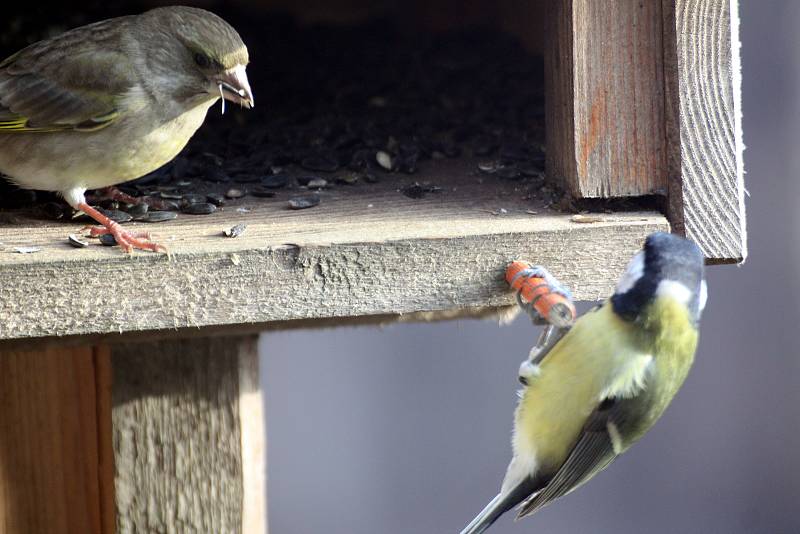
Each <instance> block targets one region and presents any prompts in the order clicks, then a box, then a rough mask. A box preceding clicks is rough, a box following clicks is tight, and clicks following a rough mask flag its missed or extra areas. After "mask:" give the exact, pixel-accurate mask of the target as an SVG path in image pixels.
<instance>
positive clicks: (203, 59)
mask: <svg viewBox="0 0 800 534" xmlns="http://www.w3.org/2000/svg"><path fill="white" fill-rule="evenodd" d="M194 62H195V63H197V66H198V67H200V68H201V69H207V68H208V67H209V66H211V60H210V59H208V56H206V55H205V54H201V53H200V52H197V53H196V54H195V55H194Z"/></svg>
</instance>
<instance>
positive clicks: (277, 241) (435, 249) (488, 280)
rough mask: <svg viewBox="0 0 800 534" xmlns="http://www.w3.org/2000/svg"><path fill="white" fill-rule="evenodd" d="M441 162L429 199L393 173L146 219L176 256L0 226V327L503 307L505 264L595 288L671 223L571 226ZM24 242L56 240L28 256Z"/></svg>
mask: <svg viewBox="0 0 800 534" xmlns="http://www.w3.org/2000/svg"><path fill="white" fill-rule="evenodd" d="M439 164H440V165H450V167H445V168H444V170H442V169H441V168H440V169H439V170H438V171H437V170H436V169H434V170H433V172H432V173H431V174H430V175H423V176H421V177H420V178H422V179H424V178H425V177H428V178H430V179H431V181H432V183H433V184H435V185H438V186H441V187H442V188H443V190H442V191H441V192H439V193H430V194H428V195H427V196H426V197H425V198H422V199H416V200H413V199H410V198H407V197H405V196H403V195H402V194H401V193H400V192H398V190H397V189H398V187H399V186H401V185H407V184H408V183H409V182H410V181H411V180H407V179H401V180H399V181H397V180H394V181H389V180H387V181H386V182H385V183H381V184H376V185H363V186H356V187H352V188H338V189H335V190H331V191H327V192H324V193H323V201H322V204H321V205H320V206H318V207H316V208H313V209H310V210H306V211H299V212H298V211H290V210H287V209H286V207H285V206H286V198H287V197H288V196H289V192H281V193H280V195H281V196H279V197H276V198H275V199H253V198H247V199H244V200H243V201H242V202H240V203H239V204H234V205H233V206H231V207H229V208H226V210H225V211H224V212H221V213H216V214H214V215H210V216H194V217H192V216H181V217H180V218H179V219H178V220H177V221H174V222H171V223H167V224H163V225H161V226H149V227H146V228H148V229H151V230H152V231H154V232H157V234H158V235H157V237H159V238H161V240H162V242H163V243H164V244H166V245H167V246H168V247H169V248H170V250H171V252H172V256H171V257H170V258H168V257H167V256H165V255H156V254H148V253H137V254H135V255H133V256H126V255H125V254H123V253H122V252H120V251H119V250H118V249H116V248H106V247H101V246H99V245H95V246H91V247H89V248H86V249H72V248H70V247H69V246H68V245H67V244H66V243H65V239H66V236H67V234H69V233H70V232H75V231H77V230H78V229H79V228H80V225H79V224H73V225H70V224H61V223H45V222H41V221H36V222H27V223H26V226H25V228H24V230H20V227H18V226H13V225H11V226H5V227H0V243H3V244H4V245H3V246H2V247H0V278H2V280H3V284H2V285H0V339H9V338H12V339H14V338H17V339H18V338H30V337H45V336H54V335H85V334H94V333H109V332H111V333H113V332H133V331H151V330H158V329H179V328H196V327H201V326H211V325H232V324H256V323H268V322H275V321H290V320H301V319H316V318H331V317H353V316H366V315H387V314H408V313H413V312H419V311H436V310H453V309H457V308H473V307H484V306H497V305H504V304H508V303H510V302H511V296H510V294H509V292H508V290H507V286H506V284H505V282H504V280H503V272H504V269H505V266H506V264H507V263H508V262H509V261H511V260H514V259H517V258H520V257H522V258H527V259H529V260H531V261H534V262H538V263H542V264H543V265H547V266H548V267H549V268H551V269H552V271H553V272H554V273H555V274H556V276H559V277H560V278H561V279H562V280H563V281H564V282H565V283H567V284H568V285H569V286H570V287H572V288H573V289H574V291H575V294H576V296H577V298H579V299H597V298H601V297H605V296H607V295H608V294H609V293H610V291H611V289H612V288H613V284H614V282H615V281H616V279H617V277H618V275H619V273H620V272H621V270H622V269H623V268H624V266H625V264H626V262H627V261H628V259H629V258H630V255H631V254H632V253H633V252H634V251H635V250H637V249H638V248H639V247H640V245H641V243H642V241H643V239H644V237H645V236H646V235H647V234H649V233H650V232H652V231H655V230H666V229H667V228H668V226H667V223H666V220H665V218H664V217H663V216H661V215H659V214H656V213H652V212H645V213H617V214H602V217H601V218H600V222H595V223H591V224H581V223H576V222H572V220H571V218H572V216H571V215H569V214H562V213H559V212H557V211H554V210H551V209H548V208H545V207H544V206H542V205H541V201H537V199H536V197H534V198H532V199H529V198H528V197H529V196H530V195H537V194H538V192H537V191H536V190H532V191H529V190H527V189H525V187H524V186H523V185H521V183H520V182H504V181H499V180H497V179H495V178H492V177H486V176H477V175H474V174H473V172H474V171H473V169H474V162H464V161H460V162H456V163H447V162H440V163H439ZM458 165H461V167H458ZM454 166H455V167H454ZM237 206H238V207H246V208H248V209H249V210H250V211H249V212H247V213H241V212H238V211H237V209H236V208H237ZM501 209H502V210H506V211H505V212H501V211H500V210H501ZM531 209H533V210H534V211H535V212H536V213H535V214H531V213H529V210H531ZM237 223H246V224H247V225H248V227H247V230H246V232H245V233H244V234H243V235H242V236H241V237H239V238H236V239H230V238H226V237H223V236H222V230H223V229H225V228H230V227H231V226H233V225H234V224H237ZM139 227H140V228H141V225H139ZM18 245H35V246H40V247H42V249H43V250H42V252H39V253H35V254H28V255H22V254H17V253H14V252H13V247H14V246H18Z"/></svg>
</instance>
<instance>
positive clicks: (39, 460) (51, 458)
mask: <svg viewBox="0 0 800 534" xmlns="http://www.w3.org/2000/svg"><path fill="white" fill-rule="evenodd" d="M108 358H109V351H108V349H107V348H94V349H92V348H90V347H79V348H69V349H49V350H45V351H41V352H0V532H8V533H25V534H40V533H41V534H60V533H69V534H72V533H75V534H112V533H113V510H114V509H113V505H114V500H113V467H112V464H111V458H110V441H106V440H105V439H104V436H103V433H104V432H108V431H109V430H110V426H109V423H110V420H104V419H106V418H108V419H110V413H109V412H108V411H104V410H103V409H101V408H100V406H102V405H104V404H106V405H107V402H106V400H104V399H107V392H108V387H107V386H108V384H107V383H103V382H102V379H103V375H102V372H101V373H98V369H103V368H104V366H105V365H106V362H107V361H108Z"/></svg>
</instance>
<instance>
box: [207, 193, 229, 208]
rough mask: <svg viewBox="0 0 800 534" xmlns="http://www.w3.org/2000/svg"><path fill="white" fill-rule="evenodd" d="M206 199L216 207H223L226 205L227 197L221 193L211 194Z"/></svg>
mask: <svg viewBox="0 0 800 534" xmlns="http://www.w3.org/2000/svg"><path fill="white" fill-rule="evenodd" d="M206 199H207V200H208V201H209V202H211V203H212V204H214V205H215V206H222V205H223V204H225V197H224V196H223V195H220V194H219V193H209V194H208V195H206Z"/></svg>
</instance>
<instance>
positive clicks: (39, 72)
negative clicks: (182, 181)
mask: <svg viewBox="0 0 800 534" xmlns="http://www.w3.org/2000/svg"><path fill="white" fill-rule="evenodd" d="M248 62H249V56H248V52H247V47H246V46H245V45H244V43H243V42H242V39H241V37H239V34H238V33H237V32H236V30H234V29H233V28H232V27H231V26H230V25H229V24H228V23H227V22H225V21H224V20H222V19H221V18H220V17H218V16H217V15H214V14H213V13H210V12H208V11H205V10H203V9H198V8H192V7H180V6H173V7H162V8H157V9H153V10H150V11H147V12H145V13H142V14H141V15H131V16H126V17H118V18H113V19H108V20H104V21H101V22H96V23H94V24H89V25H87V26H82V27H80V28H75V29H73V30H70V31H68V32H66V33H63V34H61V35H57V36H55V37H52V38H50V39H45V40H43V41H39V42H38V43H34V44H32V45H30V46H28V47H27V48H24V49H22V50H20V51H19V52H17V53H16V54H14V55H12V56H11V57H9V58H7V59H5V60H3V61H0V172H2V173H4V174H6V175H8V176H9V177H10V178H11V180H12V181H13V182H15V183H16V184H18V185H19V186H20V187H24V188H30V189H42V190H45V191H56V192H58V193H60V194H61V195H62V196H63V197H64V200H66V201H67V202H68V203H69V204H70V205H71V206H72V207H73V208H75V209H76V210H80V211H83V212H84V213H86V214H87V215H89V216H90V217H92V218H93V219H95V220H96V221H97V222H99V223H100V224H102V225H103V226H104V227H105V228H103V229H95V230H94V231H93V234H94V235H99V234H103V233H110V234H113V235H114V237H115V238H116V241H117V243H119V245H120V246H121V247H123V248H124V249H125V250H126V251H131V250H133V249H134V248H141V249H147V250H163V247H161V246H160V245H157V244H155V243H152V242H150V241H148V240H146V239H143V237H145V236H143V235H141V234H135V233H131V232H128V231H126V230H123V229H122V227H121V226H120V225H119V224H117V223H116V222H114V221H112V220H110V219H109V218H108V217H106V216H105V215H103V214H102V213H100V212H99V211H97V210H96V209H94V208H93V207H91V206H89V205H88V204H87V203H86V198H85V197H84V193H85V192H86V190H87V189H97V188H104V187H108V186H112V185H115V184H119V183H121V182H125V181H128V180H134V179H136V178H139V177H140V176H144V175H145V174H147V173H149V172H151V171H154V170H156V169H157V168H159V167H161V166H162V165H164V164H165V163H167V162H169V161H170V160H172V158H174V157H175V156H176V155H177V154H178V152H180V151H181V149H183V147H184V146H185V145H186V143H187V142H188V141H189V139H190V138H191V137H192V135H194V133H195V132H196V131H197V129H198V128H199V127H200V125H201V124H203V121H204V120H205V117H206V112H207V111H208V109H209V107H211V105H212V104H214V102H216V101H217V100H219V99H220V98H222V99H223V104H224V101H225V100H229V101H231V102H234V103H237V104H240V105H242V106H244V107H247V108H250V107H252V106H253V93H252V91H251V89H250V84H249V82H248V80H247V74H246V73H245V68H246V66H247V64H248ZM223 109H224V107H223Z"/></svg>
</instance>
